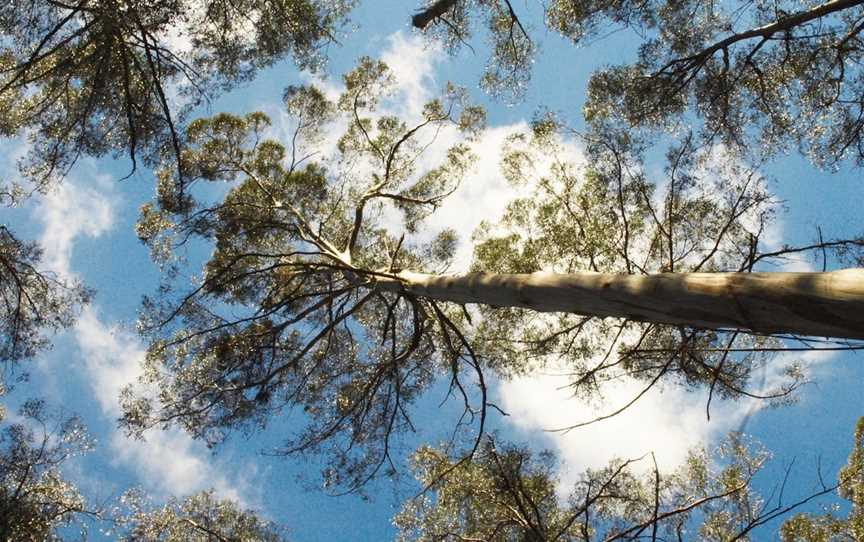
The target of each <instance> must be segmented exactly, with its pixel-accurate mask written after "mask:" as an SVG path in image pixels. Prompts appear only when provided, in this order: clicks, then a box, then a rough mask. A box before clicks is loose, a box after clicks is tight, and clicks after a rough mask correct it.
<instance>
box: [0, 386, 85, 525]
mask: <svg viewBox="0 0 864 542" xmlns="http://www.w3.org/2000/svg"><path fill="white" fill-rule="evenodd" d="M2 414H3V413H2V412H0V421H4V420H3V419H2V418H3V417H4V416H2ZM18 418H19V419H20V421H16V422H14V423H9V422H5V424H4V425H6V427H4V429H3V431H2V433H0V538H2V539H3V540H21V541H27V542H30V541H33V542H36V541H42V540H60V539H61V538H60V535H59V532H60V530H61V529H64V528H65V529H67V532H70V530H73V531H74V530H76V529H82V528H84V526H85V518H87V517H91V518H92V517H95V516H96V512H95V511H94V510H92V509H90V508H88V506H87V503H86V502H85V500H84V498H83V496H82V495H81V494H80V492H79V491H78V488H76V487H75V485H74V484H72V483H71V482H70V481H69V480H67V479H66V478H64V477H63V475H62V472H61V465H62V464H63V463H64V462H66V461H67V460H69V459H70V458H72V457H75V456H77V455H80V454H82V453H85V452H87V451H89V449H90V447H91V443H90V439H89V437H88V436H87V433H86V431H85V430H84V427H83V425H82V424H81V422H80V420H79V419H77V418H75V417H72V418H67V419H65V420H58V418H56V417H52V416H51V415H50V414H49V413H47V412H46V409H45V405H44V403H43V402H41V401H28V402H26V403H25V404H24V405H23V406H22V408H21V409H20V411H19V412H18Z"/></svg>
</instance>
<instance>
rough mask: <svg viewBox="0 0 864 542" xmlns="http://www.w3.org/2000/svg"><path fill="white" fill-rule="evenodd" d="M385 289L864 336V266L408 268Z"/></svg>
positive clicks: (671, 320) (692, 322)
mask: <svg viewBox="0 0 864 542" xmlns="http://www.w3.org/2000/svg"><path fill="white" fill-rule="evenodd" d="M378 287H379V288H381V289H383V290H389V291H402V292H406V293H410V294H413V295H416V296H419V297H426V298H431V299H435V300H441V301H453V302H456V303H480V304H484V305H491V306H497V307H522V308H526V309H531V310H535V311H539V312H569V313H574V314H583V315H591V316H600V317H605V316H613V317H619V318H629V319H631V320H638V321H642V322H655V323H662V324H680V325H685V326H692V327H701V328H709V329H720V328H741V329H747V330H751V331H755V332H760V333H793V334H796V335H811V336H825V337H836V338H848V339H864V269H844V270H840V271H831V272H826V273H659V274H655V275H616V274H607V273H575V274H555V273H546V272H538V273H531V274H504V273H501V274H498V273H464V274H453V275H432V274H424V273H414V272H410V271H402V272H400V273H398V274H397V275H395V276H394V278H392V279H391V278H383V279H380V280H379V281H378Z"/></svg>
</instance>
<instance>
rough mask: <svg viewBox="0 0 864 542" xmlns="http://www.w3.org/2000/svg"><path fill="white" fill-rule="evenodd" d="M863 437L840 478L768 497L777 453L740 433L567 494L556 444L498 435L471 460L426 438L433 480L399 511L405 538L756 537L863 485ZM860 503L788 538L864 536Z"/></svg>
mask: <svg viewBox="0 0 864 542" xmlns="http://www.w3.org/2000/svg"><path fill="white" fill-rule="evenodd" d="M859 432H860V431H859ZM859 441H860V439H858V437H857V436H856V448H855V451H853V456H852V459H850V464H849V466H847V467H846V468H845V469H843V470H842V471H841V472H840V476H839V478H840V480H839V481H838V483H837V484H836V485H833V486H830V487H826V486H823V487H822V488H820V489H819V490H817V491H815V492H814V493H812V494H810V495H807V496H805V497H803V498H800V499H799V500H796V501H789V500H786V501H784V497H783V495H782V491H781V492H780V494H779V495H772V496H771V497H769V498H768V499H765V498H763V497H761V496H760V495H759V494H758V493H756V492H755V491H754V489H753V487H752V486H753V482H754V479H756V478H757V477H758V476H759V474H760V471H761V470H762V469H763V467H764V466H765V464H766V463H767V461H768V459H769V456H768V454H767V453H766V452H765V451H764V450H761V449H759V448H758V447H756V446H754V445H752V444H750V443H748V442H747V441H746V439H743V438H742V437H741V436H740V435H736V434H732V435H730V436H729V437H728V438H727V440H726V441H725V442H724V443H722V444H721V445H720V446H719V447H718V448H717V450H716V452H715V453H713V454H708V453H706V452H705V451H692V452H691V453H690V454H689V456H688V458H687V460H686V461H685V462H684V463H683V464H682V466H681V467H679V468H678V469H677V470H676V471H674V472H670V473H661V472H660V470H659V469H658V468H657V466H656V463H652V460H653V457H652V456H650V455H648V456H645V457H641V458H635V459H629V460H620V459H617V460H613V461H611V462H610V463H609V465H608V466H606V467H604V468H602V469H597V470H589V471H586V472H584V473H582V474H581V475H580V476H579V477H578V478H577V480H576V482H575V483H574V484H573V486H572V489H570V491H569V492H568V493H567V495H566V496H562V495H561V492H560V489H559V488H560V486H561V485H562V484H563V482H562V481H561V480H560V479H559V477H558V475H557V472H558V471H557V469H556V465H555V462H554V457H552V456H551V455H550V454H549V453H548V452H547V453H543V454H540V455H539V456H535V455H534V454H532V453H531V452H530V451H529V450H528V449H526V448H522V447H518V446H514V445H510V444H496V443H495V442H494V441H492V440H491V439H489V440H488V441H486V442H485V443H484V445H483V447H482V448H481V450H480V451H479V452H478V454H477V455H476V456H475V458H474V460H473V461H472V462H470V463H462V464H453V462H452V460H451V459H449V458H448V457H447V454H446V453H442V452H441V451H440V450H436V449H432V448H424V449H421V450H420V451H418V452H417V453H416V454H415V455H414V457H413V470H414V472H415V474H416V476H417V477H418V480H419V481H420V482H421V483H422V484H424V485H425V486H427V487H429V488H430V490H429V492H428V493H427V494H426V495H424V496H422V497H420V498H418V499H415V500H413V501H410V502H409V503H407V504H406V505H405V506H404V507H403V509H402V511H401V512H400V514H399V515H398V516H397V517H396V525H397V527H398V528H399V536H398V537H397V539H398V540H400V541H403V542H404V541H418V542H420V541H433V540H434V541H440V542H446V541H465V540H484V541H489V542H492V541H504V540H532V541H537V542H555V541H561V542H564V541H572V542H575V541H581V542H594V541H598V542H599V541H603V542H612V541H616V540H620V541H637V540H694V539H698V540H704V541H708V542H732V541H736V540H737V541H747V540H755V539H756V537H755V534H754V531H755V530H756V529H758V528H759V527H761V526H763V525H766V524H769V523H770V522H771V521H773V520H776V519H777V518H779V517H782V516H784V515H785V514H788V513H789V512H790V511H791V510H794V509H795V508H797V507H799V506H801V505H802V504H805V503H807V502H809V501H811V500H813V499H815V498H817V497H819V496H824V495H827V494H829V493H832V492H834V491H835V490H839V492H840V494H841V495H847V496H848V495H854V492H855V489H856V488H857V487H859V486H860V479H861V467H862V465H861V464H860V461H858V460H857V459H854V458H855V457H856V454H858V455H860V442H859ZM856 461H857V463H856ZM445 474H446V475H445ZM854 498H855V497H854V496H853V499H854ZM787 499H788V497H787ZM856 510H857V509H853V511H852V512H851V513H850V516H849V519H848V520H840V519H836V518H834V517H833V516H832V515H826V516H821V517H817V518H811V517H810V516H808V515H806V514H801V515H798V516H796V517H794V518H791V519H789V520H787V521H786V522H785V523H784V524H783V525H782V527H781V531H780V532H781V537H782V540H783V541H784V542H816V541H817V540H818V541H829V540H831V541H833V540H838V541H839V540H859V539H860V530H857V531H856V529H859V528H860V525H858V524H857V523H855V521H856V519H855V518H856V514H857V512H856ZM757 532H758V531H757Z"/></svg>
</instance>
